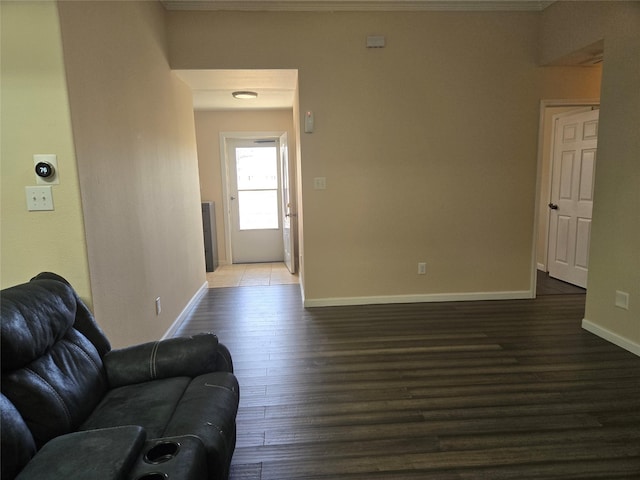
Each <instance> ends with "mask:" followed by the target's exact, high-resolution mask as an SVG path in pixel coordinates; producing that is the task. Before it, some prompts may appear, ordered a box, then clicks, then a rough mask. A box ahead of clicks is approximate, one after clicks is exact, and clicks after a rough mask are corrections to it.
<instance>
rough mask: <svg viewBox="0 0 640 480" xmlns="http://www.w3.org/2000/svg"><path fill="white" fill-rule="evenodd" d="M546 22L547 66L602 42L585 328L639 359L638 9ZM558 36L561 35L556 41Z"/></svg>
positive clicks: (582, 9)
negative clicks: (622, 301)
mask: <svg viewBox="0 0 640 480" xmlns="http://www.w3.org/2000/svg"><path fill="white" fill-rule="evenodd" d="M569 19H570V20H571V21H569ZM576 19H578V20H579V22H577V23H576ZM543 20H544V23H543V31H546V32H547V35H548V38H547V44H549V45H546V44H545V45H543V47H545V46H546V47H547V48H546V49H543V51H542V56H543V58H546V59H548V61H553V59H554V58H555V57H554V55H555V56H557V57H562V56H564V55H566V54H569V53H571V49H575V48H580V47H581V45H580V43H579V40H580V41H582V42H593V41H594V37H593V34H595V33H597V34H599V35H600V38H604V45H605V50H604V67H603V73H602V95H601V110H600V125H599V131H598V164H597V167H596V181H595V193H594V211H593V226H592V231H591V247H590V256H589V280H588V284H587V305H586V312H585V322H584V323H583V325H584V326H585V328H587V329H589V330H591V331H593V332H595V333H597V334H599V335H601V336H603V337H605V338H608V339H609V340H611V341H614V342H615V343H618V344H619V345H621V346H624V347H625V348H627V349H629V350H631V351H634V352H635V353H637V354H639V355H640V248H639V247H638V246H639V245H640V215H638V211H639V208H640V163H639V161H638V159H639V158H640V135H638V126H639V125H640V88H639V85H640V73H639V72H640V29H638V25H640V2H597V3H594V4H583V3H579V4H574V3H573V2H559V3H556V4H554V5H553V6H551V7H550V8H549V9H547V11H545V14H544V17H543ZM582 30H586V31H588V32H591V34H590V36H588V37H585V34H584V32H582ZM556 31H558V32H561V33H558V34H557V35H556V36H555V37H554V36H553V35H554V32H556ZM595 40H598V38H595ZM551 44H553V48H551ZM616 290H620V291H624V292H627V293H629V295H630V301H629V309H628V310H624V309H621V308H618V307H616V306H615V305H614V301H615V292H616Z"/></svg>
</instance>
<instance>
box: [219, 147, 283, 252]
mask: <svg viewBox="0 0 640 480" xmlns="http://www.w3.org/2000/svg"><path fill="white" fill-rule="evenodd" d="M228 147H229V148H228V165H229V167H228V168H229V170H228V175H229V177H228V182H229V183H228V194H229V195H230V197H229V199H230V214H231V215H230V220H231V222H230V223H231V225H230V227H231V256H232V262H233V263H258V262H282V261H283V260H284V249H283V246H282V238H283V232H282V209H281V207H280V202H281V198H282V188H281V185H282V183H281V176H280V161H279V155H278V140H275V139H274V140H267V141H264V140H253V139H234V140H230V141H229V144H228Z"/></svg>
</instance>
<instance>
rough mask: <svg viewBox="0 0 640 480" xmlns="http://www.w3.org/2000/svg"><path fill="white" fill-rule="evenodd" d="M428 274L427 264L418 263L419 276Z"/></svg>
mask: <svg viewBox="0 0 640 480" xmlns="http://www.w3.org/2000/svg"><path fill="white" fill-rule="evenodd" d="M426 273H427V264H426V263H424V262H420V263H418V275H425V274H426Z"/></svg>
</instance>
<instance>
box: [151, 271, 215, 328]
mask: <svg viewBox="0 0 640 480" xmlns="http://www.w3.org/2000/svg"><path fill="white" fill-rule="evenodd" d="M208 288H209V284H208V282H204V283H203V284H202V286H201V287H200V288H199V289H198V291H197V292H196V294H195V295H194V296H193V297H191V300H189V302H188V303H187V305H186V306H185V307H184V308H183V309H182V312H180V315H178V318H176V320H175V321H174V322H173V323H172V324H171V326H170V327H169V329H168V330H167V331H166V332H165V333H164V335H163V336H162V340H164V339H165V338H171V337H173V335H174V334H175V333H176V332H177V331H178V329H179V328H180V326H181V325H182V323H183V322H184V321H185V320H186V319H187V317H188V316H189V314H190V313H191V311H192V310H193V309H194V308H195V306H196V305H197V304H198V302H199V301H200V299H201V298H202V297H203V296H204V294H205V293H207V289H208Z"/></svg>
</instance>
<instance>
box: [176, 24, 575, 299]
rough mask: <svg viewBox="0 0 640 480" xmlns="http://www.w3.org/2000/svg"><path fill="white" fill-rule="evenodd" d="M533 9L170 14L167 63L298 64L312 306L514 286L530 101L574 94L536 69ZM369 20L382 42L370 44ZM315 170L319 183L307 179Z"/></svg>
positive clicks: (522, 265)
mask: <svg viewBox="0 0 640 480" xmlns="http://www.w3.org/2000/svg"><path fill="white" fill-rule="evenodd" d="M538 20H539V15H538V14H535V13H443V12H411V13H397V12H396V13H390V12H385V13H371V12H370V13H362V12H360V13H346V12H342V13H250V12H245V13H241V12H170V13H169V16H168V26H169V35H170V37H169V38H170V42H169V43H170V59H171V65H172V67H174V68H298V69H299V93H300V108H301V109H302V110H313V111H314V113H315V120H316V129H315V132H314V133H313V134H302V137H301V172H302V177H301V183H302V200H303V207H304V244H303V252H304V258H303V265H304V268H305V275H304V281H303V287H304V289H305V295H306V299H307V303H308V304H322V303H340V302H355V303H358V302H360V303H365V302H369V301H394V300H406V299H411V300H428V299H432V298H443V297H442V296H443V295H444V296H445V297H447V296H451V295H452V296H453V297H454V298H461V297H460V295H462V296H465V295H466V296H474V295H483V296H486V295H488V296H493V297H501V296H506V297H511V296H519V297H522V296H527V295H529V293H530V288H531V278H532V275H531V273H532V270H531V267H532V264H533V262H532V257H531V254H532V251H533V223H534V211H535V205H534V203H535V185H536V154H537V129H538V120H539V118H538V117H539V101H540V99H541V98H543V95H544V96H545V97H547V98H561V97H562V96H563V95H564V94H565V93H567V92H568V93H567V94H570V95H571V96H573V95H574V93H572V92H571V88H569V87H568V86H567V82H572V81H574V80H575V81H577V82H580V81H581V80H580V78H581V77H580V76H578V75H575V74H574V73H573V70H570V69H564V68H558V69H549V70H546V69H541V68H538V66H537V57H538V27H539V23H538ZM372 32H373V33H377V34H384V35H386V38H387V46H386V48H384V49H379V50H367V49H366V48H364V44H365V38H366V36H367V35H369V34H371V33H372ZM251 39H259V41H251ZM203 45H210V46H212V47H213V46H220V45H224V46H225V47H224V48H202V46H203ZM318 176H323V177H326V178H327V189H326V190H324V191H322V190H314V189H313V178H314V177H318ZM421 261H424V262H426V263H427V275H424V276H418V275H417V263H418V262H421ZM485 294H486V295H485ZM407 296H408V297H407Z"/></svg>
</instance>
